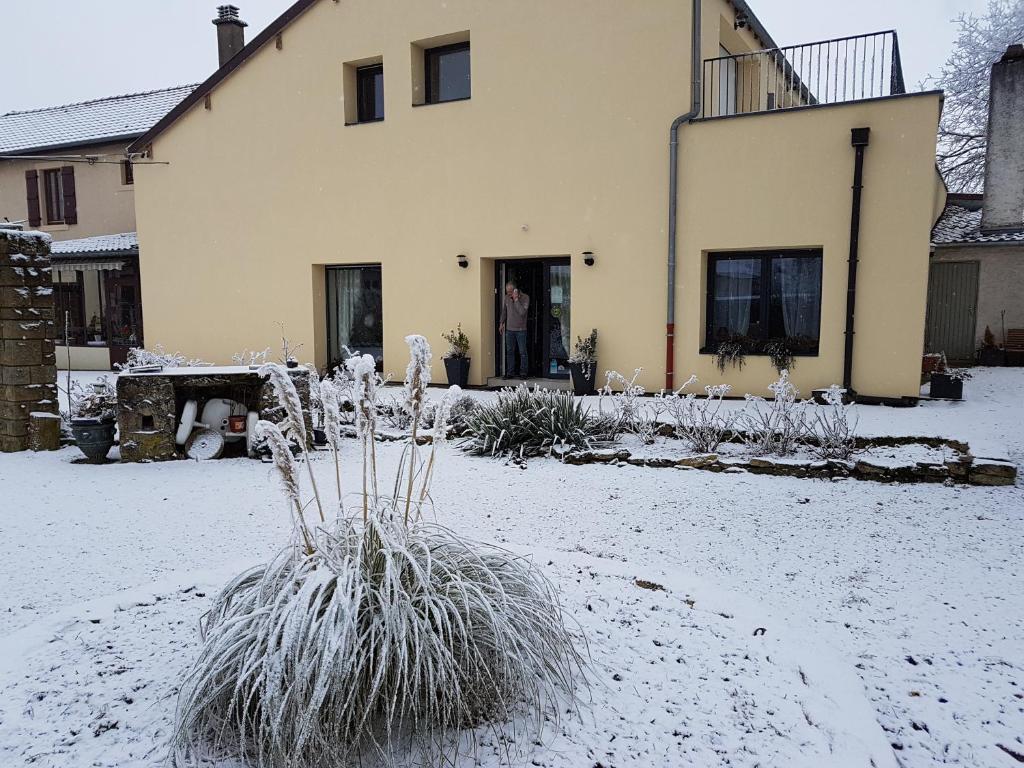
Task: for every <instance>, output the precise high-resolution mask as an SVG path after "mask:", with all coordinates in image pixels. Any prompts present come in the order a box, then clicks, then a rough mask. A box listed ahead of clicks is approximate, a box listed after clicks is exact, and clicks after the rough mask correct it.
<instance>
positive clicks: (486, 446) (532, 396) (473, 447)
mask: <svg viewBox="0 0 1024 768" xmlns="http://www.w3.org/2000/svg"><path fill="white" fill-rule="evenodd" d="M465 431H466V434H467V438H466V440H465V441H463V443H462V447H463V449H465V450H467V451H469V452H470V453H474V454H477V455H491V456H513V457H519V458H525V457H528V456H539V455H544V454H548V455H550V453H551V452H552V451H553V450H554V449H555V448H562V449H571V448H593V447H594V446H595V445H596V444H597V443H599V442H602V441H605V440H607V439H609V438H610V437H611V435H612V425H611V424H610V422H609V420H607V419H603V418H601V417H598V416H594V415H592V414H591V413H590V411H589V410H588V409H587V408H584V406H583V404H582V403H581V402H580V401H578V400H576V399H575V398H574V397H573V395H572V393H571V392H556V391H551V390H547V389H541V388H540V387H535V388H534V389H529V388H528V387H527V386H526V385H520V386H518V387H516V388H515V389H504V390H502V391H501V392H500V393H499V394H498V399H497V400H496V401H495V402H494V403H489V404H484V405H479V406H477V407H476V408H475V409H474V410H473V411H472V412H471V413H470V414H469V416H468V418H467V419H466V422H465Z"/></svg>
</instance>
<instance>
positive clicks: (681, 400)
mask: <svg viewBox="0 0 1024 768" xmlns="http://www.w3.org/2000/svg"><path fill="white" fill-rule="evenodd" d="M696 383H697V377H696V376H691V377H690V378H689V379H688V380H687V382H686V383H685V384H683V386H681V387H680V388H679V389H677V390H676V391H675V392H672V393H670V394H668V395H665V396H664V397H663V398H662V401H663V403H664V406H665V412H666V413H667V414H668V415H669V417H670V418H671V419H672V423H673V429H674V430H675V434H676V437H678V438H679V439H681V440H682V441H683V442H685V443H686V445H687V447H688V448H689V449H690V450H691V451H694V452H695V453H714V452H715V451H717V450H718V446H720V445H721V444H722V443H723V442H725V441H726V440H729V439H730V438H731V437H732V436H733V435H734V434H735V431H736V419H737V416H736V414H735V413H733V412H731V411H729V410H728V409H726V410H724V411H723V410H722V403H723V401H724V400H725V396H726V395H728V394H729V392H731V391H732V387H730V386H729V385H728V384H717V385H714V386H711V385H709V386H706V387H704V392H705V394H706V395H707V397H706V398H703V399H700V398H698V397H697V395H696V393H693V392H689V393H687V394H685V395H684V394H683V390H685V389H686V388H688V387H689V386H691V385H693V384H696Z"/></svg>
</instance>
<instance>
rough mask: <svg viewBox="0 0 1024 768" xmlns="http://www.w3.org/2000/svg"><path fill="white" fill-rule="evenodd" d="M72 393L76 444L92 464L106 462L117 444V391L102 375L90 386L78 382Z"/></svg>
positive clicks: (73, 428)
mask: <svg viewBox="0 0 1024 768" xmlns="http://www.w3.org/2000/svg"><path fill="white" fill-rule="evenodd" d="M69 396H70V401H71V434H73V435H74V436H75V444H76V445H77V446H78V449H79V450H80V451H81V452H82V453H84V454H85V457H86V459H87V460H88V461H89V463H90V464H102V463H103V462H104V461H106V459H107V454H108V453H110V449H111V448H112V447H113V445H114V429H115V428H116V426H117V423H116V418H117V392H116V390H115V389H114V387H113V385H112V384H111V383H110V380H109V379H107V377H106V376H102V377H100V379H99V380H98V381H96V382H95V383H94V384H93V385H92V387H90V388H89V389H85V388H83V387H81V386H80V385H77V384H76V385H74V386H73V387H72V390H71V391H70V392H69Z"/></svg>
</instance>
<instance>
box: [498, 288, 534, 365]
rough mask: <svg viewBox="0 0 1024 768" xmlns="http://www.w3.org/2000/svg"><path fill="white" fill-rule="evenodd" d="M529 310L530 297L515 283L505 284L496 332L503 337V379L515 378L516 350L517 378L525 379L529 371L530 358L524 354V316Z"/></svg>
mask: <svg viewBox="0 0 1024 768" xmlns="http://www.w3.org/2000/svg"><path fill="white" fill-rule="evenodd" d="M529 309H530V297H529V296H527V295H526V294H525V293H522V292H520V290H519V289H518V288H516V285H515V283H512V282H509V283H506V284H505V298H504V299H503V300H502V303H501V320H500V322H499V324H498V332H499V333H501V334H503V335H504V336H505V378H507V379H511V378H513V377H514V376H515V370H516V350H517V349H518V350H519V378H520V379H525V378H527V376H528V373H529V370H530V365H529V363H530V358H529V355H528V354H527V352H526V314H527V312H529Z"/></svg>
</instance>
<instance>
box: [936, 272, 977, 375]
mask: <svg viewBox="0 0 1024 768" xmlns="http://www.w3.org/2000/svg"><path fill="white" fill-rule="evenodd" d="M977 313H978V262H976V261H935V262H932V264H931V267H930V268H929V270H928V317H927V321H926V323H925V337H924V344H925V351H926V352H945V353H946V358H947V359H948V360H949V361H950V362H955V363H958V364H963V363H969V362H972V361H973V360H974V348H975V346H976V344H977V339H975V338H974V326H975V323H976V317H977Z"/></svg>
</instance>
